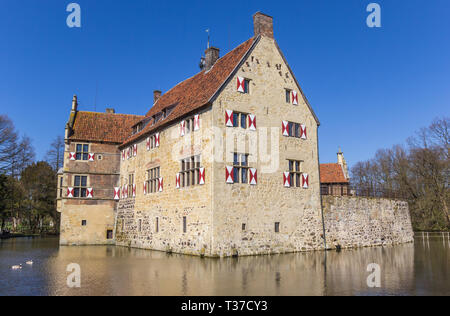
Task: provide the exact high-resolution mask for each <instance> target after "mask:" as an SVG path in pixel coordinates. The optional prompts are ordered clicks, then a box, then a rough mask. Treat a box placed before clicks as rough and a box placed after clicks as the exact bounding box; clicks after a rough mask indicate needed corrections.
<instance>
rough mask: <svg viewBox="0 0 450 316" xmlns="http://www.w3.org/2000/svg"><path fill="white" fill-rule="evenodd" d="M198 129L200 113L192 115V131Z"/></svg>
mask: <svg viewBox="0 0 450 316" xmlns="http://www.w3.org/2000/svg"><path fill="white" fill-rule="evenodd" d="M199 129H200V115H198V114H197V115H195V116H194V131H198V130H199Z"/></svg>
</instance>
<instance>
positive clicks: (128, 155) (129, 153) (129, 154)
mask: <svg viewBox="0 0 450 316" xmlns="http://www.w3.org/2000/svg"><path fill="white" fill-rule="evenodd" d="M130 158H131V148H130V147H128V148H127V159H130Z"/></svg>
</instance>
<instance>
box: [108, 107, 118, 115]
mask: <svg viewBox="0 0 450 316" xmlns="http://www.w3.org/2000/svg"><path fill="white" fill-rule="evenodd" d="M106 113H108V114H115V113H116V110H114V109H113V108H107V109H106Z"/></svg>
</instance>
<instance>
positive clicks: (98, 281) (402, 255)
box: [0, 237, 450, 296]
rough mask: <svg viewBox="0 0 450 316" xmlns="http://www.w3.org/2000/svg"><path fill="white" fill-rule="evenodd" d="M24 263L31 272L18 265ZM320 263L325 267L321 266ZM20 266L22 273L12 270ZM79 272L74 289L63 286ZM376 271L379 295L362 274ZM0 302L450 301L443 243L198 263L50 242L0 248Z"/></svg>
mask: <svg viewBox="0 0 450 316" xmlns="http://www.w3.org/2000/svg"><path fill="white" fill-rule="evenodd" d="M29 259H32V260H33V261H34V264H33V265H32V266H27V265H25V262H26V261H27V260H29ZM325 261H326V264H325ZM19 263H22V264H23V269H22V270H18V271H13V270H11V266H12V265H16V264H19ZM70 263H77V264H79V265H80V267H81V288H75V289H71V288H69V287H68V286H67V284H66V279H67V276H68V275H69V272H66V268H67V265H68V264H70ZM371 263H376V264H379V265H380V267H381V288H375V289H374V288H369V287H368V286H367V281H366V280H367V277H368V276H369V274H370V272H367V271H366V270H367V266H368V265H369V264H371ZM0 295H2V296H4V295H193V296H197V295H226V296H228V295H450V242H449V241H448V240H443V238H442V237H440V238H439V237H436V238H432V239H430V240H429V241H425V242H424V241H423V239H422V238H420V237H419V238H416V243H415V244H408V245H402V246H395V247H384V248H366V249H359V250H349V251H342V252H340V253H337V252H328V253H327V255H326V257H325V253H324V252H315V253H300V254H289V255H273V256H263V257H243V258H238V259H200V258H197V257H187V256H181V255H167V254H165V253H161V252H154V251H147V250H137V249H128V248H120V247H103V246H99V247H59V246H58V240H57V239H12V240H4V241H0Z"/></svg>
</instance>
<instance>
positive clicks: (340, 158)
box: [337, 148, 350, 180]
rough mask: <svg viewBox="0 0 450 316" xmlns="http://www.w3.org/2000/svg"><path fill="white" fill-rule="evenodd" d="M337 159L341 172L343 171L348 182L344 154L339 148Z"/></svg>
mask: <svg viewBox="0 0 450 316" xmlns="http://www.w3.org/2000/svg"><path fill="white" fill-rule="evenodd" d="M337 158H338V164H339V165H341V167H342V171H344V176H345V178H347V180H349V179H350V175H349V173H348V166H347V161H345V158H344V153H343V152H342V150H341V149H340V148H339V152H338V153H337Z"/></svg>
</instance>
